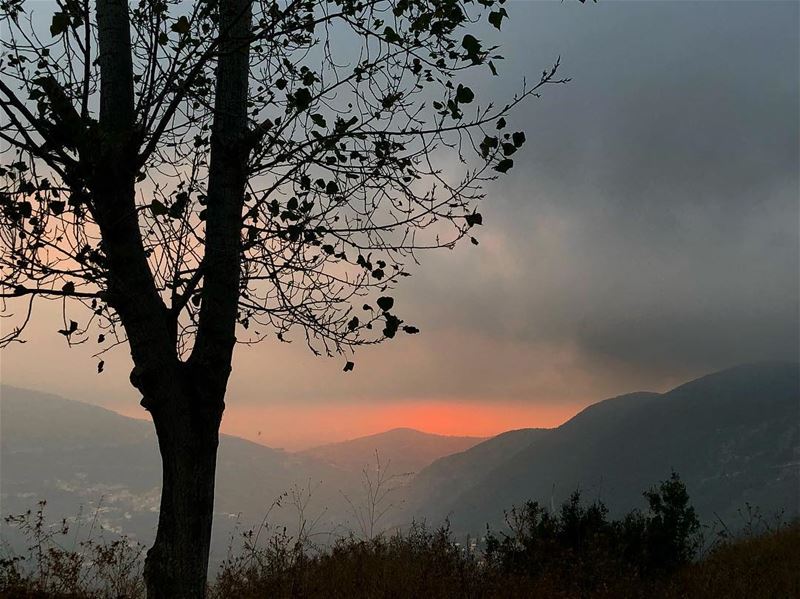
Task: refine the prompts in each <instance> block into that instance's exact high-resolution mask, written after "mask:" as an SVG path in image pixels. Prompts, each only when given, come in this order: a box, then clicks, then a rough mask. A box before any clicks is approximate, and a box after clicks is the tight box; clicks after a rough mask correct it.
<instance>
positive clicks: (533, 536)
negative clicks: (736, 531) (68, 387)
mask: <svg viewBox="0 0 800 599" xmlns="http://www.w3.org/2000/svg"><path fill="white" fill-rule="evenodd" d="M644 496H645V498H646V499H647V502H648V505H649V507H648V509H647V510H646V511H639V510H634V511H632V512H630V513H628V514H627V515H625V516H624V517H623V518H621V519H618V520H611V519H609V518H608V513H609V512H608V509H607V508H606V506H605V505H604V504H603V503H602V502H599V501H596V502H594V503H592V504H590V505H585V504H584V503H583V502H582V501H581V497H580V494H579V493H577V492H576V493H574V494H573V495H572V496H571V497H570V499H569V500H567V501H566V502H564V504H563V505H562V506H561V507H560V509H558V510H552V509H546V508H544V507H543V506H541V505H540V504H538V503H537V502H527V503H525V504H524V505H522V506H518V507H514V508H512V509H511V510H510V511H509V512H508V513H507V514H506V523H507V526H506V528H505V530H503V531H500V532H493V531H488V532H487V534H486V536H485V537H484V538H482V539H480V542H470V541H467V543H456V542H455V540H454V538H453V536H452V535H451V533H450V531H449V529H448V528H447V527H442V528H439V529H436V530H431V529H429V528H426V527H425V526H423V525H418V524H414V525H412V526H411V527H410V528H409V529H408V530H406V531H404V532H403V533H397V534H392V535H389V534H384V535H378V536H376V537H374V538H371V539H367V540H364V539H359V538H356V537H354V536H349V537H345V538H340V539H339V540H337V541H336V542H334V543H333V545H332V546H327V547H315V546H314V545H313V543H311V542H310V540H309V539H308V538H307V537H306V538H303V536H302V535H301V537H300V538H299V539H298V538H294V537H292V536H290V535H288V534H287V532H286V531H285V530H279V531H276V532H274V534H272V535H271V536H267V538H265V539H263V540H261V541H259V539H260V537H261V536H262V535H261V532H263V531H257V532H256V533H253V532H248V533H245V534H244V535H243V538H242V540H243V547H242V549H241V550H239V551H232V552H231V554H230V556H229V557H228V559H227V560H225V562H223V564H222V566H221V568H220V569H219V571H218V572H217V574H216V578H215V580H214V581H213V582H212V583H211V584H210V586H209V589H208V595H209V598H210V599H229V598H237V599H256V598H259V599H260V598H270V599H305V598H308V599H339V598H341V599H345V598H347V599H351V598H356V599H358V598H364V599H373V598H374V599H417V598H425V599H438V598H441V599H450V598H453V599H456V598H458V599H463V598H467V599H473V598H474V599H484V598H486V599H494V598H497V599H501V598H502V599H506V598H508V599H514V598H528V597H531V598H546V599H547V598H553V599H561V598H563V599H572V598H575V599H605V598H608V599H613V598H628V597H630V598H642V599H645V598H647V599H650V598H653V599H679V598H697V599H701V598H702V599H706V598H716V597H719V598H720V599H722V598H725V599H739V598H741V599H793V598H798V599H800V567H798V564H800V522H793V523H791V524H788V525H779V526H769V525H766V526H764V524H765V523H764V521H763V520H760V521H758V522H756V524H759V526H755V527H754V526H749V527H748V528H747V530H745V532H744V533H742V535H741V536H739V537H735V538H734V537H730V536H727V535H723V536H719V535H717V536H715V537H714V539H713V542H712V543H710V544H709V541H708V539H704V537H703V530H702V527H701V526H700V523H699V521H698V519H697V516H696V514H695V511H694V509H693V508H692V506H691V505H690V502H689V496H688V494H687V492H686V487H685V486H684V485H683V483H682V482H681V481H680V478H679V477H678V476H677V475H676V474H673V475H672V477H671V478H670V479H668V480H666V481H662V483H661V484H660V485H659V486H658V487H654V488H652V489H650V490H649V491H646V492H645V493H644ZM43 507H44V506H43V505H42V506H40V509H39V510H38V511H37V512H28V513H27V514H23V515H21V516H14V517H7V518H6V523H7V524H10V525H13V526H15V527H16V528H17V529H18V531H19V532H21V533H22V534H23V537H24V538H26V539H27V540H28V544H27V551H26V553H24V554H13V553H10V552H9V551H8V550H7V549H6V551H5V552H4V555H1V556H0V598H19V599H33V598H50V599H106V598H113V599H123V598H125V599H140V598H143V597H144V585H143V581H142V566H143V555H144V548H143V547H142V546H141V545H137V544H133V543H130V542H128V541H127V540H126V539H116V540H114V541H112V542H103V541H102V540H100V541H97V540H92V539H91V538H89V539H86V540H84V541H81V542H80V543H78V545H77V546H76V547H73V548H72V549H66V548H64V546H63V541H64V539H65V538H66V537H67V535H68V533H69V527H68V525H67V523H66V522H62V523H61V524H60V525H57V526H52V525H48V524H47V523H46V522H45V518H44V510H43ZM703 546H705V547H706V549H705V550H701V547H703Z"/></svg>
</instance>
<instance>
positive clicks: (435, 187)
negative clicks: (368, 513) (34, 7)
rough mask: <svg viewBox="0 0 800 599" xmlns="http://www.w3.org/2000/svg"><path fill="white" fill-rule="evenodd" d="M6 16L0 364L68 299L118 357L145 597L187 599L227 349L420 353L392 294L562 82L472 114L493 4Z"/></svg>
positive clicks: (203, 518) (215, 7) (162, 5)
mask: <svg viewBox="0 0 800 599" xmlns="http://www.w3.org/2000/svg"><path fill="white" fill-rule="evenodd" d="M0 8H1V9H2V21H3V28H4V30H5V31H6V32H7V35H5V36H4V38H3V41H2V44H3V54H2V56H1V57H0V72H2V75H1V76H0V108H1V109H2V114H3V117H4V118H3V122H2V125H1V126H0V143H2V144H4V147H3V150H2V152H3V162H2V165H1V166H0V179H2V183H0V238H1V239H2V241H1V242H0V248H1V249H0V252H1V253H0V264H1V265H2V275H0V296H1V297H2V301H3V305H2V310H3V315H4V316H11V315H12V314H16V317H17V318H18V319H19V320H18V321H17V322H16V324H15V325H14V326H13V327H12V328H11V329H10V330H7V332H6V333H5V334H4V335H3V336H2V340H1V341H0V344H1V345H3V346H5V345H9V344H11V343H13V342H15V341H21V340H23V337H22V336H23V335H24V329H25V325H26V324H27V323H28V322H29V321H30V320H31V318H33V315H34V308H35V307H36V306H37V305H38V303H39V302H40V301H59V302H63V303H64V310H65V319H64V328H63V329H61V330H60V331H58V333H59V334H60V335H62V336H63V337H64V339H65V340H66V342H67V343H68V344H71V345H72V344H77V343H84V342H94V340H95V339H96V342H97V343H98V344H99V346H100V349H99V353H98V356H100V357H102V354H103V352H105V351H107V350H108V349H110V348H111V347H114V346H116V345H119V344H127V345H128V347H129V349H130V354H131V358H132V361H133V364H134V368H133V370H132V372H131V375H130V381H131V383H132V385H133V386H134V387H135V388H136V389H137V390H138V391H139V392H140V393H141V395H142V400H141V404H142V406H143V407H144V408H145V409H147V410H148V411H149V412H150V414H151V417H152V419H153V422H154V425H155V429H156V433H157V437H158V443H159V448H160V452H161V457H162V465H163V486H162V496H161V506H160V515H159V523H158V532H157V536H156V541H155V544H154V545H153V547H152V548H151V549H150V551H149V552H148V557H147V562H146V567H145V578H146V583H147V588H148V596H149V597H200V596H202V595H203V594H204V589H205V581H206V574H207V564H208V550H209V543H210V533H211V524H212V509H213V500H214V473H215V464H216V451H217V444H218V430H219V425H220V421H221V418H222V413H223V410H224V405H225V404H224V401H225V390H226V386H227V382H228V377H229V374H230V372H231V363H232V355H233V350H234V346H235V344H236V343H237V342H240V343H247V344H249V343H254V342H257V341H261V340H263V339H265V338H267V337H274V338H275V339H277V340H279V341H282V342H290V341H292V340H293V339H297V338H300V339H303V340H304V342H305V343H306V344H307V345H308V347H309V348H310V349H311V351H313V352H315V353H317V354H325V355H329V356H330V355H341V354H345V355H347V356H348V357H349V356H350V355H351V353H352V351H353V349H354V348H355V347H357V346H359V345H364V344H371V343H377V342H380V341H383V340H385V339H391V338H393V337H395V336H396V335H397V334H398V333H400V332H403V333H405V334H414V333H417V332H418V331H417V329H416V328H415V327H414V326H412V325H410V324H407V323H405V322H404V321H403V320H402V319H401V318H400V317H399V316H398V315H397V314H396V312H395V306H394V303H395V302H394V299H393V297H392V296H391V295H389V294H390V293H391V290H392V289H393V288H394V287H395V286H396V284H397V283H398V281H399V280H400V279H401V278H402V277H405V276H408V275H409V272H408V270H407V265H408V264H409V263H414V262H416V260H417V256H418V254H419V253H420V252H422V251H423V250H428V249H434V248H442V247H446V248H451V247H453V245H454V244H455V243H456V242H457V241H459V240H461V239H462V238H464V237H471V229H472V228H473V227H474V226H477V225H481V224H482V217H481V214H480V213H479V212H478V211H477V210H476V204H477V202H478V201H479V200H480V199H481V198H482V197H483V192H482V185H483V184H484V183H485V182H486V181H489V180H491V179H493V178H494V177H495V176H497V175H498V174H499V173H505V172H506V171H508V170H509V169H510V168H511V167H512V166H513V158H512V156H513V154H514V153H515V152H516V151H517V150H518V149H519V148H520V147H521V146H522V145H523V143H524V142H525V135H524V133H523V132H521V131H511V130H510V129H509V128H508V127H507V124H506V116H507V114H508V113H509V111H510V110H511V109H512V108H513V107H514V106H516V105H517V104H518V103H520V102H521V101H523V100H524V99H525V98H528V97H530V96H532V95H536V94H538V92H539V91H540V90H541V89H542V88H543V87H544V86H546V85H548V84H552V83H557V82H563V81H564V80H561V79H558V78H557V67H558V64H557V63H556V65H555V66H554V67H553V68H551V69H549V70H547V71H545V72H544V73H543V74H542V76H541V78H540V79H539V80H538V81H537V82H536V84H535V85H533V86H531V87H527V86H523V88H522V90H521V91H520V92H519V93H518V94H517V95H515V96H514V97H513V98H510V99H509V100H508V102H507V103H505V104H502V105H499V106H495V105H494V104H492V103H491V102H487V103H485V104H480V103H479V102H478V100H477V99H476V98H475V94H474V92H473V91H472V89H471V88H470V87H469V85H468V77H469V72H472V71H476V70H480V72H483V73H486V74H489V73H491V74H492V75H496V74H497V68H496V64H497V62H498V60H499V58H500V57H498V56H497V55H496V48H495V47H490V46H488V45H485V43H484V42H482V41H480V40H479V39H478V37H476V35H482V33H486V32H487V31H489V30H490V27H494V28H496V29H501V27H502V24H503V22H504V20H505V19H506V18H507V16H508V15H507V12H506V10H505V8H503V6H502V0H478V2H477V4H475V3H473V2H472V1H471V0H435V1H430V0H334V1H330V2H329V1H326V0H283V1H281V2H268V1H266V0H261V1H258V2H254V1H252V0H197V1H195V2H193V3H189V2H180V1H170V0H160V1H158V0H157V1H145V0H140V1H139V3H138V4H136V3H134V4H133V5H132V6H129V4H128V2H127V1H125V0H96V4H95V6H94V7H93V6H92V5H91V4H90V2H89V0H59V1H58V11H57V12H55V14H49V15H45V16H46V19H45V20H43V19H42V17H43V15H40V14H30V13H29V12H27V9H28V4H26V3H25V1H24V0H2V1H1V2H0ZM487 25H488V26H489V27H487ZM445 161H446V162H447V165H446V167H445V166H441V165H440V163H442V162H445ZM458 169H460V173H458V172H456V171H457V170H458ZM472 241H473V243H476V244H477V240H476V239H475V238H474V237H472ZM95 336H96V337H95ZM97 367H98V371H102V368H103V361H102V360H101V361H100V362H99V363H98V365H97ZM353 367H354V364H353V362H352V361H350V360H349V359H348V360H347V362H346V365H345V368H344V370H345V371H347V370H352V369H353Z"/></svg>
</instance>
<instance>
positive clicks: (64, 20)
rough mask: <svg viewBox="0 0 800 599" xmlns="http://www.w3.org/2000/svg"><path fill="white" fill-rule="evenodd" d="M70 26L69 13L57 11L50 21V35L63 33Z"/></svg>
mask: <svg viewBox="0 0 800 599" xmlns="http://www.w3.org/2000/svg"><path fill="white" fill-rule="evenodd" d="M68 28H69V15H68V14H67V13H65V12H57V13H55V14H54V15H53V21H52V22H51V23H50V35H52V36H53V37H55V36H57V35H61V34H62V33H64V32H65V31H66V30H67V29H68Z"/></svg>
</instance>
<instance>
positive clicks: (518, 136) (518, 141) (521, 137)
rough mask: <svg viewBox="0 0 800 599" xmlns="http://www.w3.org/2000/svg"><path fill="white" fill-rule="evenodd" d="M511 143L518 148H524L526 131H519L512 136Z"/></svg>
mask: <svg viewBox="0 0 800 599" xmlns="http://www.w3.org/2000/svg"><path fill="white" fill-rule="evenodd" d="M511 141H513V142H514V145H515V146H516V147H518V148H519V147H520V146H522V144H524V143H525V132H524V131H517V132H516V133H513V134H512V135H511Z"/></svg>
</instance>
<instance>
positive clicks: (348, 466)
mask: <svg viewBox="0 0 800 599" xmlns="http://www.w3.org/2000/svg"><path fill="white" fill-rule="evenodd" d="M481 441H485V439H484V438H481V437H454V436H448V435H435V434H432V433H426V432H423V431H418V430H415V429H412V428H395V429H392V430H389V431H386V432H383V433H378V434H375V435H368V436H366V437H359V438H357V439H351V440H349V441H343V442H340V443H330V444H327V445H321V446H319V447H314V448H312V449H308V450H306V451H303V452H301V454H302V455H306V456H310V457H313V458H316V459H319V460H321V461H323V462H325V463H327V464H331V465H333V466H336V467H338V468H342V469H343V470H348V471H351V472H353V471H354V472H361V470H362V469H363V468H365V467H374V466H375V461H376V453H377V455H378V457H380V461H381V463H382V465H384V466H386V467H388V469H389V471H390V472H391V473H394V474H401V473H416V472H419V471H420V470H422V469H423V468H425V467H426V466H428V465H430V464H431V463H432V462H434V461H435V460H437V459H439V458H442V457H444V456H448V455H451V454H454V453H459V452H462V451H464V450H467V449H469V448H470V447H473V446H474V445H477V444H478V443H480V442H481Z"/></svg>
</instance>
